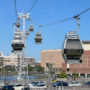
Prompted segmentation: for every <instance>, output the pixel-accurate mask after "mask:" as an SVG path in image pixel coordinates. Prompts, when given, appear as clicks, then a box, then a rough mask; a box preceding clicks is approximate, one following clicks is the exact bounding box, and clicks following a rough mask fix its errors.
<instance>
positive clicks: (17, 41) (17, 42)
mask: <svg viewBox="0 0 90 90" xmlns="http://www.w3.org/2000/svg"><path fill="white" fill-rule="evenodd" d="M12 48H13V51H21V50H22V49H23V48H24V41H23V39H22V35H21V32H20V31H16V32H15V36H14V38H13V40H12Z"/></svg>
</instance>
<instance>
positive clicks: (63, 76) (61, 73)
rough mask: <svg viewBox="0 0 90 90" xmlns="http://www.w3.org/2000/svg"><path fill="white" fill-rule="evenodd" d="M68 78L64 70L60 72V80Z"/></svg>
mask: <svg viewBox="0 0 90 90" xmlns="http://www.w3.org/2000/svg"><path fill="white" fill-rule="evenodd" d="M66 77H67V74H66V72H65V71H64V70H62V71H61V72H60V78H66Z"/></svg>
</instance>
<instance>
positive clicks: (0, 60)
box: [0, 54, 35, 67]
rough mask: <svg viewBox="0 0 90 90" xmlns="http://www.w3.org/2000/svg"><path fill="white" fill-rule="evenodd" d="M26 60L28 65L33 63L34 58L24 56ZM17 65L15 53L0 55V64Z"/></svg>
mask: <svg viewBox="0 0 90 90" xmlns="http://www.w3.org/2000/svg"><path fill="white" fill-rule="evenodd" d="M25 60H26V61H28V64H29V65H33V64H34V63H35V58H31V57H26V58H25ZM5 65H7V66H15V67H17V66H18V57H17V55H16V54H10V55H9V56H3V54H2V55H0V66H5Z"/></svg>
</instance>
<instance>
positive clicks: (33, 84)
mask: <svg viewBox="0 0 90 90" xmlns="http://www.w3.org/2000/svg"><path fill="white" fill-rule="evenodd" d="M28 86H29V87H30V88H47V87H46V84H45V83H44V82H42V81H35V82H31V83H30V84H28Z"/></svg>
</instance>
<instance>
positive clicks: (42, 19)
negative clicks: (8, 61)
mask: <svg viewBox="0 0 90 90" xmlns="http://www.w3.org/2000/svg"><path fill="white" fill-rule="evenodd" d="M34 1H35V0H17V11H18V13H20V12H21V11H22V9H23V11H24V12H27V11H28V10H29V9H30V8H31V7H32V4H33V3H34ZM87 8H90V0H38V2H37V4H36V5H35V7H34V8H33V9H32V11H31V14H30V18H31V19H32V20H33V25H34V32H32V33H30V35H29V36H28V39H27V48H26V53H27V56H30V57H35V58H36V60H37V61H38V60H40V57H41V56H40V54H41V50H47V49H61V48H62V44H63V41H64V38H65V34H66V33H67V32H69V31H71V30H76V29H77V25H76V21H75V20H74V19H72V20H70V21H66V22H63V23H60V24H56V25H52V26H48V27H43V28H42V32H41V33H42V38H43V40H42V44H41V45H37V44H35V42H34V37H35V34H36V32H38V31H39V28H38V27H36V25H44V24H48V23H51V22H54V21H58V20H62V19H64V18H68V17H72V16H74V15H76V14H78V13H79V12H81V11H83V10H85V9H87ZM80 17H81V19H80V31H79V35H80V38H81V40H90V11H88V12H86V13H85V14H83V15H81V16H80ZM15 20H16V17H15V6H14V0H0V41H1V43H0V51H1V52H3V53H4V55H6V56H7V55H9V54H10V53H11V51H12V47H11V42H12V38H13V35H14V33H13V23H14V22H15ZM30 24H31V22H30V21H28V22H27V24H26V26H27V27H26V29H28V27H29V25H30Z"/></svg>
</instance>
